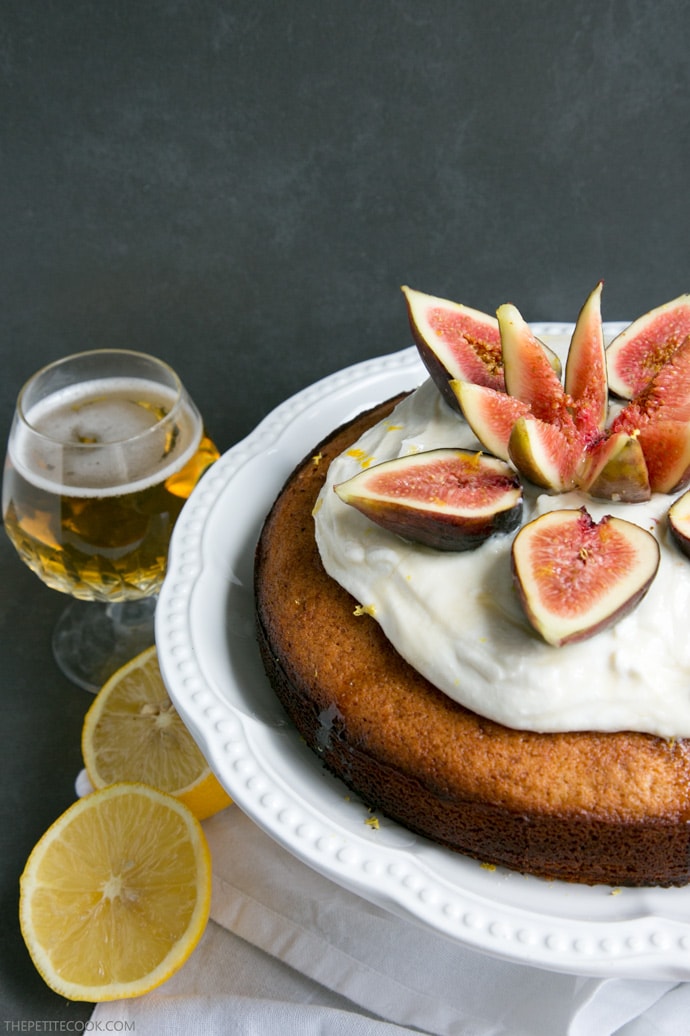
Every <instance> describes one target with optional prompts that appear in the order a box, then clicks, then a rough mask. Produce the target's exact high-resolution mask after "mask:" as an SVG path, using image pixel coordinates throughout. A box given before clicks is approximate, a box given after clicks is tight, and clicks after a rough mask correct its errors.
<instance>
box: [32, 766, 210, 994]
mask: <svg viewBox="0 0 690 1036" xmlns="http://www.w3.org/2000/svg"><path fill="white" fill-rule="evenodd" d="M210 899H211V861H210V854H209V850H208V846H207V844H206V839H205V837H204V834H203V831H202V829H201V825H200V824H199V821H198V820H197V819H196V817H195V816H194V815H193V814H192V812H191V811H190V810H189V809H188V808H187V807H186V806H184V805H182V803H181V802H179V801H178V800H177V799H174V798H173V797H172V796H170V795H167V794H165V793H163V792H161V791H158V790H157V789H156V788H150V787H148V786H146V785H141V784H131V783H121V784H113V785H111V786H110V787H108V788H104V789H102V790H99V791H94V792H92V793H91V794H90V795H86V796H84V798H82V799H79V800H78V801H77V802H75V803H74V805H72V806H70V807H69V809H67V810H66V812H65V813H63V814H62V816H61V817H59V819H58V820H56V821H55V823H54V824H53V825H52V826H51V827H50V828H49V829H48V830H47V831H46V833H45V834H44V835H43V837H42V838H41V839H40V840H39V842H38V843H37V844H36V846H35V847H34V849H33V850H32V852H31V854H30V856H29V859H28V861H27V864H26V867H25V869H24V873H23V874H22V877H21V880H20V899H19V920H20V925H21V930H22V935H23V936H24V941H25V942H26V945H27V948H28V950H29V953H30V954H31V957H32V959H33V962H34V964H35V965H36V968H37V969H38V971H39V972H40V973H41V975H42V976H43V978H44V979H45V981H46V982H47V984H48V985H49V986H50V987H51V988H52V989H53V990H54V991H55V992H57V993H59V994H60V995H62V996H65V997H67V998H68V999H70V1000H86V1001H91V1002H97V1001H101V1000H116V999H120V998H124V997H132V996H139V995H141V994H142V993H146V992H148V991H149V990H151V989H154V988H155V987H156V986H159V985H160V984H161V983H162V982H164V981H165V980H166V979H167V978H169V977H170V975H172V974H173V972H175V971H177V969H178V968H179V967H180V966H181V965H182V964H183V963H184V962H185V960H187V958H188V957H189V955H190V954H191V952H192V950H193V949H194V947H195V946H196V944H197V943H198V941H199V939H200V938H201V935H202V933H203V931H204V928H205V926H206V922H207V920H208V914H209V907H210Z"/></svg>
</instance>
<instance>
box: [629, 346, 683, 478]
mask: <svg viewBox="0 0 690 1036" xmlns="http://www.w3.org/2000/svg"><path fill="white" fill-rule="evenodd" d="M616 432H626V433H627V434H628V435H634V436H636V437H637V438H638V439H639V442H640V447H641V449H642V453H643V454H644V458H645V462H646V464H647V470H648V473H649V484H650V486H651V489H652V492H655V493H674V492H679V491H680V490H681V489H684V488H685V486H686V485H687V484H688V482H689V481H690V338H687V339H685V341H684V342H683V343H682V345H680V346H679V347H678V348H677V349H676V351H675V352H674V353H673V355H672V356H671V357H670V358H669V359H668V360H667V361H666V363H665V364H664V366H663V367H662V368H661V369H660V370H659V371H658V372H657V374H656V375H655V376H654V377H653V378H652V380H651V381H650V382H649V384H648V385H647V387H646V388H645V389H644V391H643V392H641V393H640V394H639V395H637V396H636V397H635V399H633V400H631V402H629V403H628V404H627V406H625V407H624V408H623V410H621V412H620V413H619V414H618V415H617V416H616V417H615V418H614V420H613V422H612V424H611V433H612V434H615V433H616Z"/></svg>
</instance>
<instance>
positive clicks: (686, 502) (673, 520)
mask: <svg viewBox="0 0 690 1036" xmlns="http://www.w3.org/2000/svg"><path fill="white" fill-rule="evenodd" d="M668 527H669V530H670V532H671V537H672V539H673V541H674V543H675V544H676V546H677V547H678V548H679V550H680V551H681V552H682V553H683V554H685V556H686V558H690V490H687V491H686V492H685V493H683V495H682V496H679V497H678V499H677V500H674V502H673V503H672V504H671V506H670V507H669V509H668Z"/></svg>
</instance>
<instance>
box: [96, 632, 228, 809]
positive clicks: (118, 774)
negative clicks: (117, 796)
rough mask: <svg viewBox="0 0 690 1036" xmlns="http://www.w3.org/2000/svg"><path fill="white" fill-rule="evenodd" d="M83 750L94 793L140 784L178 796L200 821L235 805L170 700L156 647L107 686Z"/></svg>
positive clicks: (119, 670) (142, 655) (97, 696)
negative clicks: (129, 783) (119, 784)
mask: <svg viewBox="0 0 690 1036" xmlns="http://www.w3.org/2000/svg"><path fill="white" fill-rule="evenodd" d="M81 748H82V756H83V758H84V766H85V767H86V772H87V774H88V777H89V780H90V781H91V784H92V785H93V787H94V788H105V787H107V786H108V785H109V784H114V783H116V782H118V781H141V782H142V783H143V784H150V785H151V786H152V787H154V788H159V789H160V790H161V791H167V792H168V793H169V794H170V795H174V796H175V798H177V799H179V800H180V802H183V803H184V804H185V805H186V806H189V808H190V809H191V811H192V812H193V813H194V815H195V816H196V817H197V818H198V819H199V820H204V819H205V818H206V817H210V816H212V815H213V814H214V813H217V812H218V811H219V810H221V809H224V808H225V807H226V806H228V805H229V804H230V802H231V799H230V797H229V795H228V794H227V792H226V791H225V789H224V788H223V787H222V785H221V784H220V783H219V781H218V780H217V778H216V777H215V775H214V774H213V772H212V771H211V769H210V767H209V765H208V763H207V762H206V760H205V758H204V756H203V755H202V753H201V751H200V750H199V747H198V745H197V744H196V742H195V741H194V738H193V737H192V736H191V734H190V733H189V731H188V730H187V728H186V727H185V725H184V723H183V722H182V720H181V719H180V717H179V715H178V713H177V711H176V709H175V707H174V705H173V703H172V701H171V700H170V697H169V695H168V692H167V690H166V688H165V684H164V683H163V678H162V677H161V673H160V669H159V667H158V656H157V654H156V649H155V647H152V648H147V650H146V651H144V652H142V654H140V655H137V656H136V658H134V659H132V661H131V662H127V664H126V665H124V666H122V668H121V669H118V670H117V672H116V673H114V674H113V675H112V676H111V677H110V679H109V680H108V681H107V682H106V683H105V684H104V685H103V687H102V688H101V690H100V691H99V692H98V694H97V695H96V697H95V698H94V700H93V703H92V704H91V707H90V708H89V711H88V712H87V714H86V717H85V719H84V726H83V728H82V739H81Z"/></svg>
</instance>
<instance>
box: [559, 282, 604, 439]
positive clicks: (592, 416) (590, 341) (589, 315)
mask: <svg viewBox="0 0 690 1036" xmlns="http://www.w3.org/2000/svg"><path fill="white" fill-rule="evenodd" d="M603 286H604V285H603V282H602V281H599V283H598V284H597V286H596V288H595V289H594V291H592V292H591V293H590V295H589V297H588V299H587V301H586V302H585V304H584V306H583V307H582V309H581V310H580V314H579V316H578V318H577V322H576V324H575V330H574V331H573V336H572V339H571V342H570V348H569V349H568V359H567V362H566V366H565V383H564V387H565V391H566V394H567V395H568V396H569V397H570V399H571V401H572V414H573V420H574V421H575V425H576V427H577V430H578V432H579V433H580V434H581V435H582V436H584V437H585V439H587V440H591V439H593V438H595V437H596V436H597V435H598V434H599V433H600V432H602V431H603V430H604V426H605V425H606V416H607V413H608V397H609V389H608V380H607V376H606V352H605V349H604V330H603V327H602V323H601V289H602V288H603Z"/></svg>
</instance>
